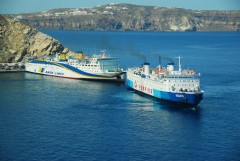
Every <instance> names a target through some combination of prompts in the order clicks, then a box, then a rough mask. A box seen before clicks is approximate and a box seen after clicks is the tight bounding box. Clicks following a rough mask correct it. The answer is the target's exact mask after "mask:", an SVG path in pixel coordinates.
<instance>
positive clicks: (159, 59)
mask: <svg viewBox="0 0 240 161" xmlns="http://www.w3.org/2000/svg"><path fill="white" fill-rule="evenodd" d="M158 61H159V66H158V67H159V69H158V70H159V71H160V69H161V61H162V57H161V56H159V57H158Z"/></svg>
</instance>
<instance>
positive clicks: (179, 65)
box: [176, 56, 183, 72]
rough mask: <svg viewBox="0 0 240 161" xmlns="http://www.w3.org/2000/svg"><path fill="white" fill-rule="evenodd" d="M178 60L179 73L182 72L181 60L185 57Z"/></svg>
mask: <svg viewBox="0 0 240 161" xmlns="http://www.w3.org/2000/svg"><path fill="white" fill-rule="evenodd" d="M176 58H177V59H178V71H179V72H181V71H182V65H181V58H183V57H180V56H178V57H176Z"/></svg>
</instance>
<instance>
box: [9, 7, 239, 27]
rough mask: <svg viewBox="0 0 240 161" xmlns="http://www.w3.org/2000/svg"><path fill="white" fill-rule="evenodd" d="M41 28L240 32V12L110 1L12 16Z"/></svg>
mask: <svg viewBox="0 0 240 161" xmlns="http://www.w3.org/2000/svg"><path fill="white" fill-rule="evenodd" d="M11 16H13V17H15V18H17V19H19V20H20V21H22V22H24V23H25V24H28V25H30V26H34V27H36V28H40V29H57V30H59V29H60V30H62V29H65V30H117V31H126V30H132V31H239V30H240V11H199V10H187V9H181V8H164V7H154V6H138V5H131V4H109V5H104V6H97V7H94V8H74V9H54V10H49V11H47V12H38V13H29V14H18V15H11Z"/></svg>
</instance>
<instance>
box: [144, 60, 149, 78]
mask: <svg viewBox="0 0 240 161" xmlns="http://www.w3.org/2000/svg"><path fill="white" fill-rule="evenodd" d="M149 65H150V64H149V63H147V62H145V63H144V64H143V70H144V74H145V75H149V73H150V70H149Z"/></svg>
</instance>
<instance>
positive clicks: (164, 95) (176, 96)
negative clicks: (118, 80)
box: [126, 79, 203, 105]
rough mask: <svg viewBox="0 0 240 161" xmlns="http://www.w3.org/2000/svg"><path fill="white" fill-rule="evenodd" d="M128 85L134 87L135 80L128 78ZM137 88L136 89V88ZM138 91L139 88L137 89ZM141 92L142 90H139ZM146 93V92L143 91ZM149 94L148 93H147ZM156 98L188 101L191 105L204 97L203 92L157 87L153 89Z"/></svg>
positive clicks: (180, 101) (181, 101)
mask: <svg viewBox="0 0 240 161" xmlns="http://www.w3.org/2000/svg"><path fill="white" fill-rule="evenodd" d="M126 85H127V86H128V87H130V88H133V89H134V86H133V81H131V80H129V79H127V81H126ZM135 90H136V89H135ZM137 91H138V90H137ZM139 92H141V91H139ZM142 93H144V92H142ZM145 94H147V93H145ZM151 96H153V97H155V98H159V99H164V100H168V101H174V102H179V103H186V104H191V105H197V104H199V103H200V101H201V100H202V99H203V94H202V93H196V94H187V93H174V92H164V91H160V90H157V89H153V95H151Z"/></svg>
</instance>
